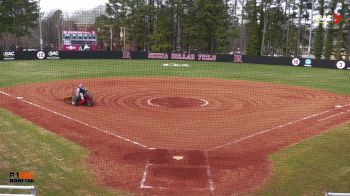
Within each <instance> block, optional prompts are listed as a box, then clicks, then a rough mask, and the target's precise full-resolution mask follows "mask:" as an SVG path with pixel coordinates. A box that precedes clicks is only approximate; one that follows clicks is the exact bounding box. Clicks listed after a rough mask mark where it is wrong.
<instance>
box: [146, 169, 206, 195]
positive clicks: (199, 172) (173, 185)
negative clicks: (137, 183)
mask: <svg viewBox="0 0 350 196" xmlns="http://www.w3.org/2000/svg"><path fill="white" fill-rule="evenodd" d="M144 185H145V187H152V188H164V189H209V188H208V187H209V177H208V175H207V169H206V167H172V166H167V165H150V166H149V167H148V171H147V178H146V179H145V182H144Z"/></svg>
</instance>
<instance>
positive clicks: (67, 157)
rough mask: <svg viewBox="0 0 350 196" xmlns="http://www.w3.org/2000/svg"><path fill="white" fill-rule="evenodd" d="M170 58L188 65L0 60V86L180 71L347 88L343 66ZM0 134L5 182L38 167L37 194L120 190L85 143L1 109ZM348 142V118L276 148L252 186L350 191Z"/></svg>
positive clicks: (288, 191)
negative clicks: (99, 172)
mask: <svg viewBox="0 0 350 196" xmlns="http://www.w3.org/2000/svg"><path fill="white" fill-rule="evenodd" d="M173 62H174V63H178V64H179V63H186V64H190V65H191V66H190V67H162V66H161V65H162V64H163V63H172V61H162V60H147V61H146V60H59V61H55V60H52V61H12V62H0V87H6V86H12V85H19V84H28V83H34V82H47V81H52V80H65V79H78V78H96V77H128V76H136V77H141V76H145V77H151V76H183V77H207V78H223V79H232V80H253V81H261V82H272V83H282V84H288V85H291V86H305V87H309V88H318V89H323V90H327V91H332V92H338V93H344V94H350V88H349V85H350V72H349V71H344V70H330V69H318V68H301V67H288V66H272V65H271V66H269V65H253V64H233V63H213V62H189V61H184V62H181V61H173ZM349 100H350V99H349ZM349 102H350V101H349ZM0 141H1V142H0V184H7V181H8V175H9V172H11V171H18V170H19V171H23V170H31V171H35V172H36V173H37V175H38V178H37V181H36V182H35V185H37V186H38V187H39V193H40V195H111V194H117V193H115V192H114V193H113V192H111V191H108V190H106V188H104V187H103V186H101V185H97V182H96V181H94V178H93V174H92V173H91V171H90V170H88V164H87V163H86V159H87V157H88V152H87V150H86V149H83V148H82V147H80V146H78V145H76V144H73V143H71V142H69V141H67V140H64V139H62V138H60V137H58V136H55V134H53V133H50V132H48V131H45V130H43V129H41V128H39V127H36V126H34V125H32V124H31V123H29V122H27V121H25V120H22V119H20V118H19V117H17V116H14V115H12V114H10V113H8V112H6V111H4V110H1V109H0ZM3 141H4V142H3ZM349 144H350V126H349V125H347V126H344V127H342V128H339V129H337V130H334V131H331V132H330V133H327V134H324V135H321V136H318V137H315V138H312V139H310V140H308V141H305V142H302V143H300V144H298V145H296V146H293V147H290V148H286V149H284V150H282V151H280V152H277V153H276V154H274V155H272V156H271V159H272V160H273V162H274V166H275V173H274V176H273V177H272V179H271V181H269V182H268V183H267V184H266V185H265V186H264V187H262V188H261V189H260V190H258V191H257V192H254V193H251V194H253V195H322V194H323V193H324V192H325V191H335V192H339V191H344V192H350V183H349V182H350V166H349V163H350V157H349V156H350V152H349V151H350V146H349ZM76 163H80V164H76ZM57 179H59V180H57ZM97 193H99V194H97ZM118 194H121V193H118Z"/></svg>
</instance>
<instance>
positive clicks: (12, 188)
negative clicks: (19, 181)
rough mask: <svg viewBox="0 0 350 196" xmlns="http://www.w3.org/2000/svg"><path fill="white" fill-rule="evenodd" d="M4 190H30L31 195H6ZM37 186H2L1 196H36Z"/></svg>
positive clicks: (0, 188)
mask: <svg viewBox="0 0 350 196" xmlns="http://www.w3.org/2000/svg"><path fill="white" fill-rule="evenodd" d="M4 190H7V192H8V190H28V191H30V194H15V193H11V194H10V193H4V192H6V191H4ZM35 195H36V191H35V186H13V185H0V196H35Z"/></svg>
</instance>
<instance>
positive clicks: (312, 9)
mask: <svg viewBox="0 0 350 196" xmlns="http://www.w3.org/2000/svg"><path fill="white" fill-rule="evenodd" d="M314 3H315V1H314V0H311V16H310V17H311V19H310V32H309V45H308V48H307V53H308V57H310V55H311V38H312V25H313V20H312V18H313V16H314Z"/></svg>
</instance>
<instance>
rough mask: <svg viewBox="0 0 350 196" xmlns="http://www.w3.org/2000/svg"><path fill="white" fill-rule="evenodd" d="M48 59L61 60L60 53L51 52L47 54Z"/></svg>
mask: <svg viewBox="0 0 350 196" xmlns="http://www.w3.org/2000/svg"><path fill="white" fill-rule="evenodd" d="M47 59H49V60H57V59H60V53H59V52H58V51H49V52H48V53H47Z"/></svg>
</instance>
